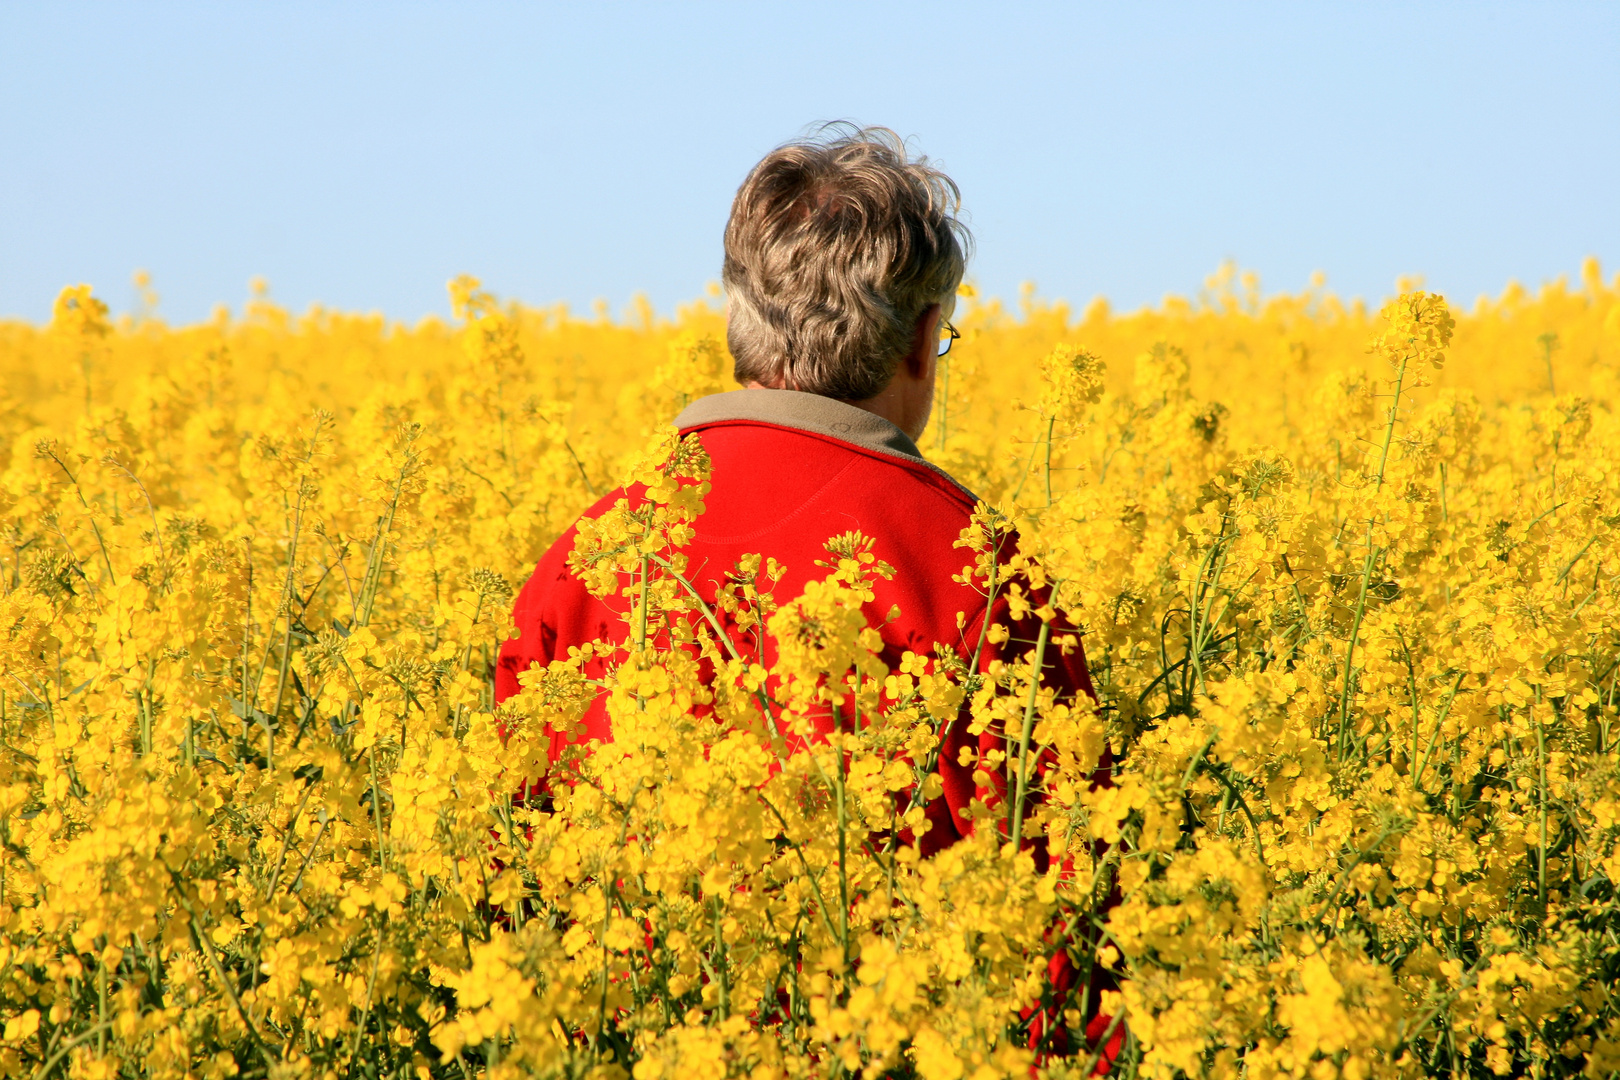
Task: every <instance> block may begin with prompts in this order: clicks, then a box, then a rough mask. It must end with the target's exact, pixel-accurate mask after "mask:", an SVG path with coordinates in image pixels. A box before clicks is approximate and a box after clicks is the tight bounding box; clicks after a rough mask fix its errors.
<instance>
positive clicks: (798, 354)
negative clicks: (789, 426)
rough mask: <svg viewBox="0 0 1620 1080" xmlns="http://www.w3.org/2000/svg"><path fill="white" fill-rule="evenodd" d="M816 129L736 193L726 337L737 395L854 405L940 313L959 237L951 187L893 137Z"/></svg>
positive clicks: (774, 155) (878, 386)
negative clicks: (778, 390)
mask: <svg viewBox="0 0 1620 1080" xmlns="http://www.w3.org/2000/svg"><path fill="white" fill-rule="evenodd" d="M829 131H830V133H831V137H826V138H818V139H812V140H805V141H801V142H793V143H788V144H787V145H786V146H782V147H779V148H778V149H776V150H773V151H771V153H769V154H767V155H766V156H765V158H764V160H762V161H761V162H760V163H759V164H758V165H756V166H754V170H753V171H752V172H751V173H749V174H748V179H746V180H744V181H743V185H742V187H741V188H739V189H738V190H737V197H736V199H735V200H734V201H733V202H732V204H731V220H730V221H729V222H727V224H726V240H725V247H726V260H725V267H724V270H723V272H722V277H723V279H724V281H725V285H726V293H727V300H728V304H729V312H730V314H729V320H728V326H727V331H726V338H727V342H728V344H729V345H730V346H731V355H732V356H733V358H735V360H736V376H737V381H738V382H740V383H743V384H744V385H748V384H749V383H758V384H761V385H764V386H774V387H782V388H786V389H789V390H803V391H806V392H808V393H812V394H821V395H824V396H826V397H832V398H838V399H840V400H844V401H862V400H866V399H870V398H873V397H876V396H877V395H878V394H879V393H880V392H881V391H882V390H883V389H884V387H886V386H888V384H889V382H890V380H891V378H893V376H894V374H895V370H896V368H897V367H898V366H899V364H900V363H901V361H902V360H903V359H904V358H906V357H907V356H908V354H911V353H913V352H914V351H915V349H916V348H917V345H918V342H917V335H918V333H919V323H920V322H921V321H922V320H923V317H924V316H925V315H926V314H927V313H928V312H929V310H930V309H931V308H932V307H933V306H934V305H936V304H939V305H944V306H945V307H946V308H947V309H948V308H949V307H950V304H951V301H952V299H953V298H954V296H955V293H956V287H957V286H958V285H959V284H960V283H961V281H962V273H963V271H964V269H965V268H966V265H967V253H968V245H969V243H970V238H969V236H968V232H967V229H966V228H965V227H964V226H963V225H962V224H961V223H960V222H958V221H957V220H956V217H955V214H956V211H957V208H958V206H959V205H960V196H959V194H958V192H957V188H956V184H955V183H953V182H952V181H951V178H950V177H948V176H946V175H945V174H944V173H942V172H940V171H939V170H938V169H935V168H932V167H931V166H930V165H929V164H928V160H927V159H926V158H922V157H918V158H910V157H908V156H907V153H906V147H905V143H904V142H903V141H902V140H901V139H900V137H899V136H898V135H896V134H895V133H894V132H892V131H889V130H888V129H886V128H859V129H857V128H851V127H847V126H838V127H834V128H831V129H829ZM948 313H949V312H948V311H947V312H946V314H948ZM927 345H928V347H929V348H932V346H933V342H932V341H930V342H928V343H927ZM930 381H931V380H930Z"/></svg>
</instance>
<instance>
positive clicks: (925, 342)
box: [906, 304, 941, 379]
mask: <svg viewBox="0 0 1620 1080" xmlns="http://www.w3.org/2000/svg"><path fill="white" fill-rule="evenodd" d="M940 318H941V313H940V307H939V305H938V304H929V305H928V306H927V307H925V308H923V313H922V314H921V315H919V316H917V328H916V329H915V330H913V331H912V335H911V351H910V352H908V353H906V371H907V372H908V373H909V374H910V375H911V377H912V378H914V379H923V378H927V377H928V366H929V365H930V364H931V363H933V362H934V360H935V358H936V357H937V355H938V352H939V320H940Z"/></svg>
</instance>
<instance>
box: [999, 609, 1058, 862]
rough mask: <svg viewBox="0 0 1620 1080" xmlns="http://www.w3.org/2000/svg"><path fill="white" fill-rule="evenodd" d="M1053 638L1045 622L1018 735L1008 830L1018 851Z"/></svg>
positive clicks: (1048, 622)
mask: <svg viewBox="0 0 1620 1080" xmlns="http://www.w3.org/2000/svg"><path fill="white" fill-rule="evenodd" d="M1051 637H1052V623H1051V620H1043V621H1042V622H1041V632H1040V634H1039V636H1037V638H1036V639H1035V663H1034V666H1033V667H1032V668H1031V669H1030V673H1029V699H1028V700H1027V701H1026V702H1025V703H1024V730H1023V731H1022V732H1021V733H1020V735H1019V737H1018V785H1017V789H1016V792H1017V793H1016V795H1015V796H1014V798H1013V804H1012V807H1011V813H1012V820H1011V827H1010V828H1009V830H1008V832H1009V834H1010V835H1011V838H1012V846H1013V851H1014V852H1016V851H1017V850H1018V844H1019V841H1020V840H1022V838H1023V831H1024V801H1025V799H1027V798H1028V796H1029V772H1030V768H1029V743H1030V739H1031V737H1032V736H1033V735H1034V733H1035V703H1036V701H1037V699H1038V697H1039V694H1040V690H1041V672H1042V671H1043V670H1045V668H1046V643H1047V642H1048V641H1050V640H1051Z"/></svg>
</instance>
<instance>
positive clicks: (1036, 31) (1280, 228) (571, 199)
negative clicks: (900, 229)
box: [0, 0, 1620, 321]
mask: <svg viewBox="0 0 1620 1080" xmlns="http://www.w3.org/2000/svg"><path fill="white" fill-rule="evenodd" d="M838 118H848V119H854V120H858V121H862V122H866V123H880V124H886V125H888V126H891V127H893V128H895V129H896V130H898V131H899V132H901V133H902V134H903V135H906V136H909V137H914V139H915V142H916V145H917V146H918V147H919V148H920V149H922V150H923V151H925V152H927V153H928V154H930V155H931V156H933V157H934V158H936V159H937V160H939V161H940V162H941V163H942V164H943V165H944V166H945V167H946V168H947V170H948V171H949V172H950V173H951V174H952V175H953V176H954V177H955V178H956V179H957V181H958V182H959V183H960V184H961V187H962V189H963V194H964V197H965V202H966V207H967V214H968V220H969V222H970V224H971V227H972V228H973V230H974V233H975V235H976V237H977V241H978V250H979V254H978V257H977V259H976V260H975V263H974V265H973V266H972V268H971V273H972V275H973V276H974V277H975V278H976V279H977V280H978V282H979V283H980V285H981V287H982V288H983V289H984V290H985V291H986V292H989V293H992V294H999V295H1002V296H1008V297H1011V296H1013V295H1015V294H1016V292H1017V289H1018V287H1019V284H1020V283H1021V282H1023V281H1026V280H1031V281H1034V282H1036V283H1037V285H1038V287H1039V290H1040V292H1041V293H1042V294H1043V295H1045V296H1049V297H1062V298H1066V299H1069V300H1071V301H1073V302H1075V303H1076V304H1083V303H1084V302H1086V301H1087V300H1089V299H1090V298H1091V297H1093V296H1096V295H1099V294H1101V295H1105V296H1107V297H1108V298H1109V299H1110V300H1111V301H1112V302H1114V303H1115V305H1116V306H1120V307H1127V308H1129V307H1136V306H1139V305H1142V304H1148V303H1154V302H1157V301H1158V300H1159V299H1160V298H1161V297H1162V296H1163V295H1164V294H1166V293H1171V292H1177V293H1183V294H1190V293H1194V292H1196V291H1197V290H1198V289H1199V288H1200V286H1201V284H1202V282H1203V280H1204V278H1205V277H1206V276H1207V275H1208V274H1209V273H1210V272H1211V271H1213V270H1214V269H1215V267H1216V266H1217V265H1218V264H1219V263H1220V262H1221V261H1222V260H1224V259H1231V260H1235V261H1236V262H1237V264H1238V265H1239V266H1241V267H1244V268H1248V269H1253V270H1255V271H1257V272H1259V274H1260V275H1261V279H1262V283H1263V285H1264V287H1265V288H1266V289H1267V290H1282V289H1287V290H1296V289H1299V288H1301V287H1303V286H1304V285H1305V284H1306V282H1307V280H1308V279H1309V276H1310V274H1311V272H1312V271H1315V270H1322V271H1324V272H1325V273H1326V274H1327V277H1328V286H1329V288H1331V289H1334V290H1335V291H1337V292H1339V293H1341V294H1343V295H1361V296H1365V297H1367V298H1368V299H1369V300H1376V299H1378V298H1379V297H1382V296H1384V295H1387V294H1389V293H1390V292H1391V291H1392V289H1393V285H1394V281H1395V279H1396V277H1397V276H1398V275H1401V274H1421V275H1424V277H1425V279H1426V281H1427V283H1428V284H1429V285H1430V286H1431V287H1433V288H1436V289H1438V290H1440V291H1443V292H1445V293H1447V294H1448V295H1449V296H1451V297H1452V298H1453V299H1455V300H1458V301H1462V302H1471V301H1472V300H1473V298H1474V297H1475V296H1477V295H1478V294H1480V293H1482V292H1489V293H1495V292H1497V291H1498V290H1499V289H1500V288H1501V287H1502V286H1503V285H1504V284H1505V283H1506V282H1507V281H1508V280H1509V279H1518V280H1520V281H1523V282H1525V283H1526V284H1529V285H1532V286H1534V285H1535V284H1537V283H1539V282H1541V281H1544V280H1547V279H1549V278H1551V277H1554V276H1556V275H1558V274H1560V273H1568V274H1570V275H1571V276H1574V275H1575V274H1576V272H1577V271H1578V270H1579V266H1580V261H1581V259H1582V258H1583V257H1585V256H1587V255H1596V256H1598V257H1599V258H1602V259H1604V260H1605V264H1604V265H1605V273H1606V275H1609V274H1613V273H1614V271H1616V270H1620V4H1614V3H1588V4H1576V3H1561V2H1556V0H1548V2H1540V3H1523V4H1512V5H1505V4H1489V3H1472V4H1441V3H1429V4H1410V3H1409V4H1378V3H1354V4H1350V3H1344V4H1324V3H1305V2H1294V3H1287V4H1262V3H1232V4H1210V3H1204V4H1173V3H1138V4H1106V5H1104V4H1078V3H1076V4H1063V5H1042V4H1011V3H1002V4H995V5H990V4H950V3H931V4H926V5H924V4H903V3H896V4H881V5H874V4H870V3H847V2H842V0H828V2H825V3H819V4H816V5H786V4H679V5H677V4H646V5H642V4H612V3H609V4H569V5H555V6H553V5H541V4H523V5H516V4H512V5H499V4H483V3H476V2H473V3H458V4H453V5H452V4H448V3H445V4H410V3H390V4H370V3H361V2H349V3H320V4H315V3H308V4H305V3H296V2H281V3H276V4H268V3H250V2H241V3H230V4H218V3H211V4H195V5H191V4H179V3H149V4H139V5H137V4H134V3H127V4H116V3H100V4H75V3H56V2H53V3H50V4H40V3H23V2H17V0H0V315H21V316H24V317H28V318H32V319H41V318H44V317H45V316H46V315H47V314H48V312H49V308H50V302H51V299H52V297H53V296H54V295H55V294H56V292H57V290H58V289H59V288H60V287H61V286H63V285H65V284H68V283H73V282H79V281H87V282H90V283H91V284H93V285H94V286H96V288H97V290H98V291H99V292H100V293H101V294H102V295H103V296H105V297H106V298H107V299H108V300H109V301H110V302H111V303H112V305H113V307H114V308H115V310H125V309H128V308H130V307H132V306H133V304H134V302H135V290H134V288H133V287H132V285H131V283H130V277H131V274H132V272H133V271H134V270H136V269H137V268H145V269H147V270H149V271H151V273H152V274H153V276H154V284H155V286H156V288H157V290H158V292H159V293H160V294H161V296H162V303H161V307H160V311H161V313H162V314H163V315H164V316H165V317H167V318H168V319H170V320H171V321H189V320H193V319H198V318H201V317H203V316H205V315H206V314H207V312H208V311H209V309H210V308H211V307H212V306H213V305H214V304H216V303H226V304H230V305H232V306H233V307H237V306H239V305H240V304H241V302H242V301H243V299H245V297H246V296H247V293H248V281H249V279H250V278H251V277H253V276H255V275H262V276H263V277H264V278H266V279H267V280H268V281H269V283H270V287H271V294H272V296H273V297H275V298H276V299H277V300H279V301H281V302H282V303H284V304H287V305H289V306H291V307H293V308H295V309H302V308H304V307H306V306H307V305H309V304H310V303H312V302H317V301H319V302H321V303H324V304H326V305H328V306H332V307H338V308H343V309H350V310H380V311H382V312H384V313H386V314H387V315H389V316H391V317H394V318H400V319H407V320H413V319H415V318H418V317H420V316H421V315H423V314H426V313H428V312H431V311H439V312H442V311H445V310H446V309H447V307H448V304H447V301H446V295H445V289H444V285H445V282H446V281H447V280H448V279H449V278H450V277H452V276H453V275H455V274H458V273H474V274H477V275H478V276H480V277H481V278H483V279H484V281H485V283H486V285H487V286H488V287H490V288H492V289H493V290H495V291H496V292H497V293H499V294H501V295H504V296H513V297H517V298H520V299H523V300H525V301H528V302H531V303H537V304H543V303H549V302H552V301H556V300H567V301H569V302H570V303H572V304H574V305H576V306H579V307H582V308H583V307H588V306H589V305H590V304H591V303H592V302H593V301H594V300H596V299H598V298H601V299H605V300H606V301H608V303H609V304H611V305H612V306H613V308H614V309H615V310H619V309H622V308H623V307H624V305H625V304H626V303H627V301H628V300H629V299H630V298H631V296H632V295H633V294H634V293H636V292H638V291H641V292H645V293H647V294H648V295H649V296H650V297H651V299H652V301H653V302H654V304H655V305H656V306H657V307H658V308H659V309H660V310H661V311H664V312H670V311H672V310H673V309H674V306H675V305H676V304H677V303H679V302H681V301H684V300H689V299H692V298H695V297H698V296H700V295H701V294H702V292H703V289H704V286H705V285H706V283H708V282H710V281H712V280H714V279H715V278H717V277H718V268H719V261H720V231H721V228H722V226H723V224H724V221H725V215H726V211H727V208H728V206H729V202H730V198H731V195H732V192H733V191H734V190H735V188H736V185H737V183H738V182H739V181H740V180H741V178H742V176H743V175H744V173H746V171H747V170H748V168H749V166H750V165H751V164H752V163H753V162H754V161H755V160H757V159H758V157H759V156H760V155H761V154H762V153H764V152H765V151H767V150H768V149H770V148H771V147H772V146H773V145H775V144H777V143H778V142H780V141H782V140H784V139H786V138H789V137H792V136H794V135H795V134H798V133H800V132H802V131H803V130H805V128H806V127H807V125H810V124H812V123H814V122H816V121H821V120H830V119H838Z"/></svg>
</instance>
